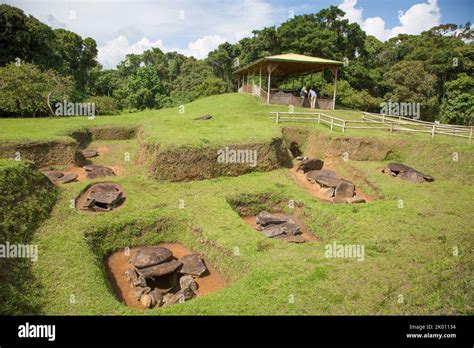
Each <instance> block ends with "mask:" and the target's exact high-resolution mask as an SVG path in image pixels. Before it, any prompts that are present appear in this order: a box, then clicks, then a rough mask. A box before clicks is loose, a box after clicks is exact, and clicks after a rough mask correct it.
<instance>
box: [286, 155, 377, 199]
mask: <svg viewBox="0 0 474 348" xmlns="http://www.w3.org/2000/svg"><path fill="white" fill-rule="evenodd" d="M334 162H335V161H334V159H331V158H328V159H325V160H324V169H329V170H332V171H334V172H336V173H337V171H336V170H335V169H334V165H333V163H334ZM289 172H290V174H291V177H292V178H293V180H294V181H295V182H296V184H297V185H298V186H300V187H301V188H303V189H305V190H306V191H307V192H308V193H309V194H311V195H312V196H314V197H317V198H319V199H320V200H321V201H323V202H327V203H332V200H331V199H330V198H328V197H326V196H325V195H323V194H322V193H321V192H320V191H319V186H318V185H316V184H312V183H311V182H310V181H309V180H308V179H306V175H305V174H304V173H300V172H298V171H297V170H296V166H294V167H293V168H291V169H289ZM344 179H347V180H353V179H354V178H351V177H344ZM359 179H360V178H359ZM355 192H356V195H357V196H359V197H362V198H364V199H365V201H366V202H367V203H370V202H373V201H374V198H373V197H371V196H369V195H367V194H366V193H364V192H363V191H362V190H361V189H360V188H359V187H358V185H356V190H355Z"/></svg>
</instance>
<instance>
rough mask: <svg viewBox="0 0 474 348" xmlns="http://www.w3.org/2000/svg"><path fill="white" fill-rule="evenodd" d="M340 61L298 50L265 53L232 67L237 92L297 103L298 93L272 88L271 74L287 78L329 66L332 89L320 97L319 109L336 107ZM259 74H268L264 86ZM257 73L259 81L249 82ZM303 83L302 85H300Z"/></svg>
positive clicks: (265, 99) (276, 102)
mask: <svg viewBox="0 0 474 348" xmlns="http://www.w3.org/2000/svg"><path fill="white" fill-rule="evenodd" d="M342 64H343V63H342V62H339V61H336V60H329V59H324V58H318V57H309V56H304V55H301V54H294V53H287V54H279V55H276V56H269V57H264V58H260V59H258V60H256V61H255V62H253V63H250V64H248V65H246V66H243V67H241V68H239V69H237V70H235V71H234V74H236V75H237V77H238V78H237V81H238V90H239V93H251V94H254V95H256V96H258V97H260V98H261V99H262V101H264V102H266V103H267V104H284V105H298V104H299V103H300V102H301V98H300V97H299V95H297V96H294V95H291V94H288V93H283V92H278V93H273V94H272V92H271V88H270V86H271V80H272V77H273V78H275V77H279V78H285V79H286V78H290V77H296V76H303V75H309V74H311V81H312V74H313V73H315V72H320V71H324V70H325V69H329V70H330V71H331V72H332V73H333V75H334V91H333V97H332V100H331V99H324V98H319V96H318V106H319V108H321V109H335V106H336V84H337V72H338V68H339V66H340V65H342ZM262 74H266V75H267V89H266V90H264V89H262ZM257 75H258V76H259V84H258V86H257V85H256V84H253V83H252V84H250V83H249V80H250V77H251V76H252V77H254V76H257ZM300 87H302V86H300Z"/></svg>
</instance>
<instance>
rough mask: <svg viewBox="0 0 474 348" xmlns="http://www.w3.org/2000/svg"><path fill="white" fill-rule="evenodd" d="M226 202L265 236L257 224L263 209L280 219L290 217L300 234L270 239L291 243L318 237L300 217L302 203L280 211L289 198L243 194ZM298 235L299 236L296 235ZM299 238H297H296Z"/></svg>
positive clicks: (313, 239) (310, 240)
mask: <svg viewBox="0 0 474 348" xmlns="http://www.w3.org/2000/svg"><path fill="white" fill-rule="evenodd" d="M228 203H229V204H230V205H231V206H232V207H233V209H234V210H235V211H236V212H237V214H239V216H240V217H241V218H242V219H243V220H244V222H245V223H246V224H247V225H249V226H250V227H252V228H253V229H254V230H255V231H257V232H258V233H260V234H262V235H263V236H265V234H264V232H263V231H261V230H259V226H258V224H257V215H258V214H259V213H261V212H263V211H266V212H269V213H271V214H272V215H273V216H275V217H277V218H282V219H291V220H293V222H294V223H295V224H296V225H298V226H299V230H300V232H301V233H300V234H298V235H297V238H285V236H283V235H280V236H276V237H273V238H270V237H269V238H270V239H276V240H280V241H282V242H283V241H286V242H292V243H302V242H317V241H319V239H318V238H317V237H316V236H315V235H314V233H313V232H312V231H311V229H310V228H309V227H308V226H306V224H305V223H304V222H303V219H302V218H301V217H302V216H303V205H302V204H298V203H296V202H295V203H294V208H293V209H292V213H284V212H282V208H281V207H282V206H283V205H285V206H288V205H289V200H285V199H275V198H272V195H271V194H263V195H255V196H248V195H244V196H242V197H236V198H230V199H228ZM298 236H299V237H298ZM298 239H299V240H298Z"/></svg>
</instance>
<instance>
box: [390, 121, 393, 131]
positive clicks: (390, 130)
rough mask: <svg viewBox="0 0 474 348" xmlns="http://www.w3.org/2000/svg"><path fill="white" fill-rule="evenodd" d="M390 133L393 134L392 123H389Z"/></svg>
mask: <svg viewBox="0 0 474 348" xmlns="http://www.w3.org/2000/svg"><path fill="white" fill-rule="evenodd" d="M390 133H393V122H390Z"/></svg>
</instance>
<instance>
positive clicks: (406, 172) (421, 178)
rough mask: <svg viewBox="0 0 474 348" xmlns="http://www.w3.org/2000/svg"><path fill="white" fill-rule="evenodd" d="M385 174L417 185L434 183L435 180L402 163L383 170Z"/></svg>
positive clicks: (390, 164) (390, 165) (389, 165)
mask: <svg viewBox="0 0 474 348" xmlns="http://www.w3.org/2000/svg"><path fill="white" fill-rule="evenodd" d="M383 173H385V174H388V175H391V176H395V177H397V178H400V179H404V180H408V181H411V182H415V183H424V182H432V181H434V178H433V177H432V176H431V175H427V174H423V173H421V172H419V171H417V170H416V169H413V168H411V167H408V166H406V165H404V164H401V163H389V164H388V165H387V166H386V167H385V168H384V169H383Z"/></svg>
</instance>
